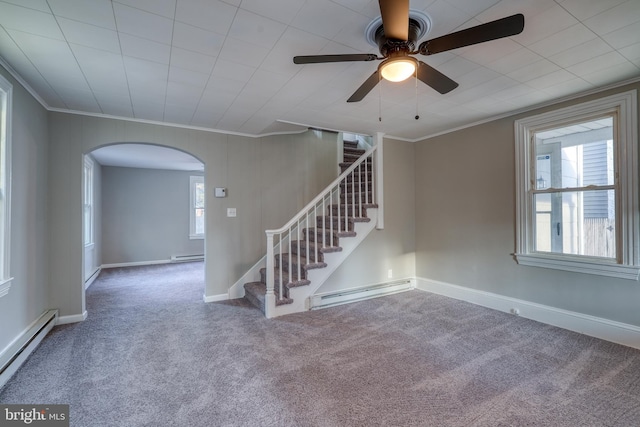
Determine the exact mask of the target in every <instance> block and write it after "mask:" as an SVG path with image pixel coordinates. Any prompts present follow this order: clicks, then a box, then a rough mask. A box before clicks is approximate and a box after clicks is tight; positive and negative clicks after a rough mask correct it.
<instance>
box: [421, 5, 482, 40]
mask: <svg viewBox="0 0 640 427" xmlns="http://www.w3.org/2000/svg"><path fill="white" fill-rule="evenodd" d="M425 12H427V14H428V15H429V16H430V17H431V24H432V26H431V31H430V32H429V34H428V36H427V37H426V38H427V39H432V38H435V37H439V36H443V35H445V34H449V33H452V32H454V31H457V30H458V29H461V27H462V26H463V25H464V24H465V23H466V22H467V21H469V20H470V19H471V18H472V16H471V15H470V14H469V13H466V12H463V11H462V10H460V9H457V8H455V7H454V6H452V5H451V4H449V3H447V2H446V1H444V0H437V1H435V2H433V3H432V4H431V5H429V7H427V8H426V10H425Z"/></svg>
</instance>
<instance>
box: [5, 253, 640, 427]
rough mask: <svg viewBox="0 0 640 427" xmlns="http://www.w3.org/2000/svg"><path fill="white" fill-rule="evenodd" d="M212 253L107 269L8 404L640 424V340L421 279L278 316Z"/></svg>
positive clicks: (327, 420)
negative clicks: (206, 257) (212, 266)
mask: <svg viewBox="0 0 640 427" xmlns="http://www.w3.org/2000/svg"><path fill="white" fill-rule="evenodd" d="M202 276H203V273H202V264H201V263H200V264H198V263H189V264H174V265H165V266H154V267H139V268H127V269H114V270H107V271H104V272H103V273H102V274H101V276H100V277H99V278H98V280H97V281H96V282H95V283H94V284H93V285H92V286H91V288H90V289H89V290H88V292H87V309H88V312H89V318H88V319H87V320H86V321H85V322H83V323H77V324H73V325H64V326H59V327H56V328H55V329H54V330H53V331H52V332H51V334H50V335H49V336H48V337H47V338H46V339H45V340H44V341H43V343H42V344H41V346H40V347H39V348H38V349H37V351H36V352H34V353H33V354H32V356H31V357H30V358H29V359H28V360H27V362H26V363H25V365H24V366H23V367H22V368H21V369H20V370H19V371H18V373H17V374H16V375H15V376H14V378H12V379H11V380H10V381H9V383H8V384H7V385H6V386H5V387H4V389H2V390H0V402H2V403H46V404H54V403H64V404H70V408H71V425H72V426H92V427H93V426H110V427H112V426H572V427H573V426H638V425H640V351H638V350H634V349H631V348H627V347H623V346H619V345H616V344H611V343H608V342H605V341H601V340H597V339H594V338H589V337H586V336H582V335H579V334H575V333H572V332H568V331H565V330H562V329H558V328H554V327H551V326H546V325H543V324H540V323H536V322H533V321H529V320H526V319H522V318H519V317H516V316H512V315H508V314H504V313H500V312H496V311H492V310H488V309H485V308H482V307H478V306H473V305H470V304H467V303H463V302H460V301H456V300H453V299H448V298H444V297H441V296H437V295H433V294H429V293H424V292H420V291H411V292H405V293H402V294H397V295H393V296H389V297H384V298H377V299H372V300H368V301H363V302H359V303H355V304H350V305H343V306H339V307H334V308H330V309H325V310H319V311H313V312H307V313H301V314H295V315H290V316H285V317H282V318H278V319H274V320H267V319H265V318H264V317H263V315H262V314H261V313H260V312H259V311H258V310H257V309H255V308H253V307H251V306H250V305H249V304H247V303H246V302H244V300H236V301H228V302H225V303H211V304H205V303H203V302H202V293H203V277H202Z"/></svg>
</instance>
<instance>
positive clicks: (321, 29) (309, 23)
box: [290, 0, 358, 39]
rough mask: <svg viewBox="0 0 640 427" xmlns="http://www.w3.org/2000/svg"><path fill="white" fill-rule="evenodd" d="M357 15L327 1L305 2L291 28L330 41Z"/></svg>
mask: <svg viewBox="0 0 640 427" xmlns="http://www.w3.org/2000/svg"><path fill="white" fill-rule="evenodd" d="M357 15H358V14H357V13H356V12H354V11H352V10H350V9H347V8H345V7H343V6H340V5H338V4H335V3H333V2H331V1H329V0H316V1H312V2H306V3H305V4H304V6H303V7H302V8H301V9H300V11H299V12H298V14H297V15H296V17H295V18H294V19H293V21H292V22H291V24H290V25H291V26H293V27H296V28H298V29H300V30H303V31H307V32H310V33H312V34H317V35H319V36H322V37H325V38H328V39H332V38H333V37H335V36H336V35H337V34H338V33H339V32H340V30H342V28H343V27H344V26H345V25H349V23H350V22H351V20H353V19H354V17H356V16H357Z"/></svg>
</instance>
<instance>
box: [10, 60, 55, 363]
mask: <svg viewBox="0 0 640 427" xmlns="http://www.w3.org/2000/svg"><path fill="white" fill-rule="evenodd" d="M0 74H2V76H3V77H5V78H6V79H7V80H9V82H10V83H11V84H12V85H13V113H12V140H11V144H12V145H11V150H12V153H11V154H12V165H11V171H12V188H11V261H10V267H9V268H10V274H11V276H13V277H14V280H13V283H12V285H11V289H10V290H9V294H8V295H5V296H4V297H2V298H0V352H2V350H4V349H5V348H6V347H7V345H8V344H9V343H10V342H11V341H13V340H14V339H15V338H16V337H17V336H19V335H20V334H21V333H22V332H23V331H24V330H25V329H26V328H27V327H28V326H29V325H31V323H32V322H34V321H35V320H36V319H37V318H38V317H39V316H40V315H41V314H42V313H43V312H44V311H45V310H46V309H48V308H50V307H51V306H50V304H49V303H48V301H49V294H48V292H49V289H48V287H47V284H48V264H49V263H48V258H47V254H48V247H47V244H48V241H49V231H48V230H49V227H48V226H49V224H48V219H47V218H48V213H49V196H50V194H49V192H48V187H47V176H48V156H49V148H48V132H49V122H48V119H47V112H46V110H45V109H44V108H42V106H41V105H40V104H39V103H38V102H36V101H35V100H34V98H33V97H32V96H31V95H30V94H29V93H28V92H27V91H25V90H24V88H23V87H22V86H21V85H20V84H19V83H18V82H17V81H15V80H14V79H13V78H12V77H11V76H10V75H9V74H8V73H7V72H6V71H5V70H4V69H3V68H2V67H0Z"/></svg>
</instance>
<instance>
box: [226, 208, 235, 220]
mask: <svg viewBox="0 0 640 427" xmlns="http://www.w3.org/2000/svg"><path fill="white" fill-rule="evenodd" d="M227 216H228V217H229V218H235V216H236V208H227Z"/></svg>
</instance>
